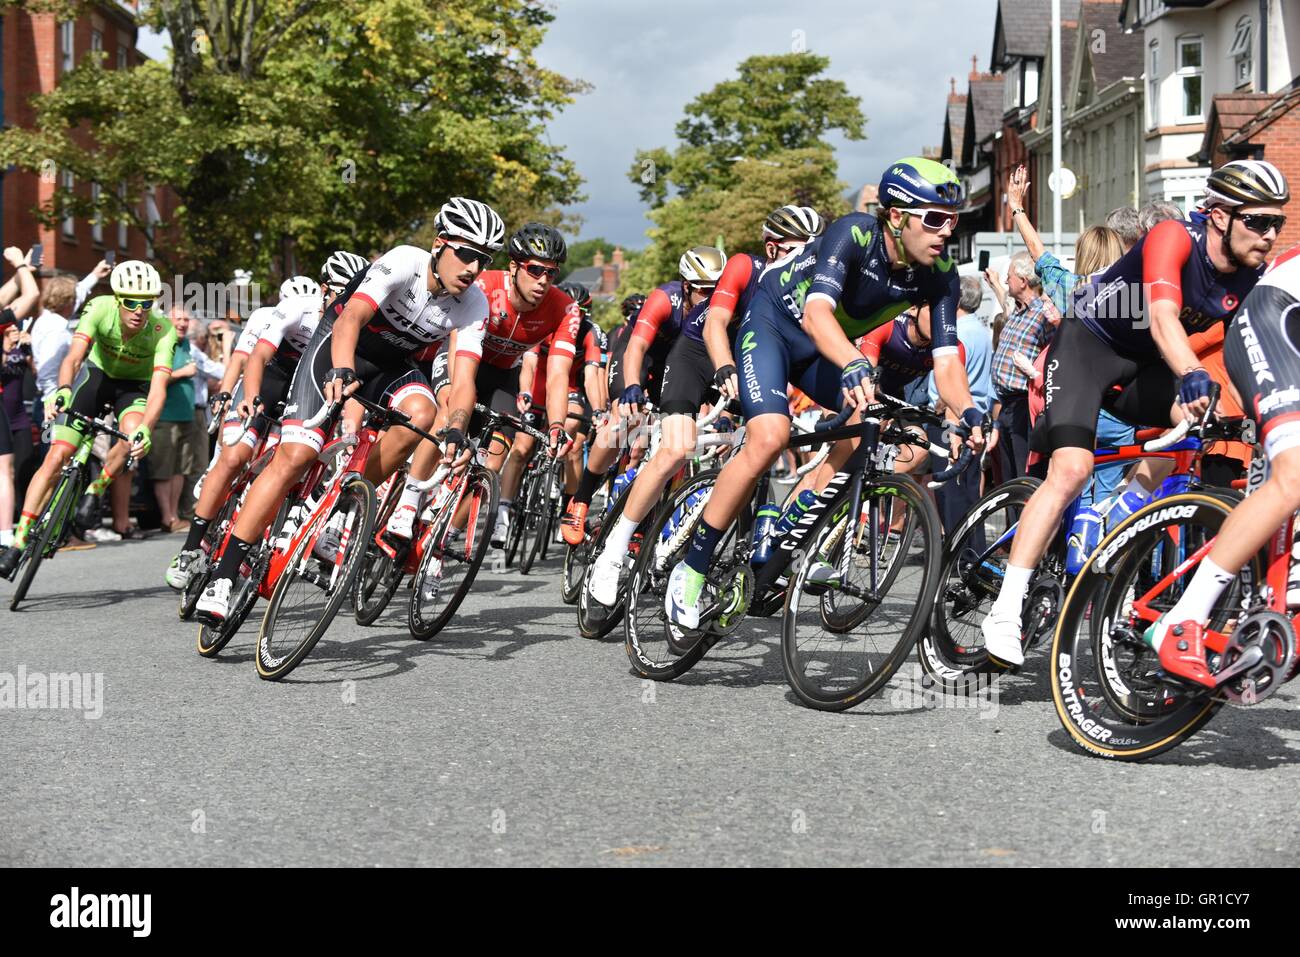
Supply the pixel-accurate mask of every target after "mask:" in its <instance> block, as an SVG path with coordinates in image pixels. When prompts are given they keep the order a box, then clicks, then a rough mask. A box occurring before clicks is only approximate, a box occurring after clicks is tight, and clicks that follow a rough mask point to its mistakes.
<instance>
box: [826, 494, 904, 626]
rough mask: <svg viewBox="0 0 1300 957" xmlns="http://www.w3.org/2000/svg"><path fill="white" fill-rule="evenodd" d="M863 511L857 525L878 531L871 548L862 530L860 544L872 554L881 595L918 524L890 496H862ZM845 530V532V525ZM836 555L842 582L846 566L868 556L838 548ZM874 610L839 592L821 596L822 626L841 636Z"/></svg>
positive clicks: (900, 563) (867, 534)
mask: <svg viewBox="0 0 1300 957" xmlns="http://www.w3.org/2000/svg"><path fill="white" fill-rule="evenodd" d="M862 509H863V510H864V511H865V515H863V517H862V518H861V519H860V521H863V522H866V523H867V524H866V529H867V530H869V529H872V528H874V529H876V530H877V531H876V534H877V539H876V541H875V543H874V545H873V544H871V542H870V532H869V531H866V530H864V538H865V540H864V541H863V542H862V543H861V547H862V548H864V549H867V548H870V549H873V550H874V554H875V555H876V563H877V573H878V578H879V581H878V588H879V591H880V592H881V593H884V592H887V591H888V590H889V587H890V585H891V584H892V583H893V580H894V578H895V577H896V576H897V575H898V574H899V573H900V572H901V571H902V569H903V564H904V563H905V562H906V561H907V559H908V557H909V556H910V555H911V554H912V547H913V544H914V542H913V537H914V536H915V535H917V534H918V528H919V524H918V523H919V521H920V520H919V518H918V516H917V513H916V512H915V511H913V510H912V509H910V508H907V507H906V506H905V505H904V504H903V503H902V502H901V501H900V500H899V499H896V498H894V497H893V496H870V495H864V496H863V500H862ZM844 527H845V528H847V524H846V525H845V526H844ZM836 554H837V555H838V556H839V557H838V562H839V566H838V568H837V570H838V572H839V573H840V575H841V576H842V580H845V581H847V580H848V576H849V575H850V573H851V571H852V569H851V568H850V567H849V566H850V565H851V564H852V563H853V562H855V561H857V562H862V561H864V560H865V555H866V554H868V552H863V553H862V554H857V555H855V550H854V549H852V548H840V549H837V550H836ZM874 607H875V605H874V604H873V603H871V602H866V601H861V600H859V599H857V598H854V597H853V596H851V595H849V594H848V593H846V592H843V591H840V590H839V589H830V590H828V591H825V592H823V593H822V595H821V617H822V624H823V625H825V626H826V630H827V631H833V632H836V633H840V634H842V633H844V632H847V631H851V630H852V629H853V628H854V627H855V626H856V625H858V624H859V623H860V622H861V621H862V620H863V619H864V618H865V617H866V616H867V615H869V614H871V611H872V609H873V608H874Z"/></svg>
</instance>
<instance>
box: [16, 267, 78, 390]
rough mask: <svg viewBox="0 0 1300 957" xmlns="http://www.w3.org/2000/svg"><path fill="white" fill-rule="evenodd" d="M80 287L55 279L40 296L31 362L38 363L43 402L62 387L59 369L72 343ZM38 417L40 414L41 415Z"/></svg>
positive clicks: (38, 385) (69, 279)
mask: <svg viewBox="0 0 1300 957" xmlns="http://www.w3.org/2000/svg"><path fill="white" fill-rule="evenodd" d="M76 299H77V284H76V283H75V282H73V281H72V277H71V276H55V277H54V278H53V279H51V280H49V281H48V282H47V283H46V284H45V291H44V292H43V293H42V294H41V312H40V314H39V315H38V316H37V317H36V318H35V319H34V320H32V323H31V325H30V326H29V328H28V331H29V332H30V333H31V336H32V359H33V361H34V362H35V363H36V389H37V391H38V392H39V393H40V396H39V398H40V400H41V403H42V404H44V401H45V400H46V399H48V398H49V397H50V396H51V395H53V394H54V390H55V389H57V388H58V386H59V366H60V365H62V363H63V357H64V356H65V355H67V353H68V346H69V345H71V344H72V332H73V330H74V329H75V328H76V323H75V322H74V321H73V318H72V317H73V315H75V312H76V310H75V306H76ZM38 414H40V413H39V412H38Z"/></svg>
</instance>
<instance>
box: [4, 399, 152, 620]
mask: <svg viewBox="0 0 1300 957" xmlns="http://www.w3.org/2000/svg"><path fill="white" fill-rule="evenodd" d="M105 411H108V407H107V406H106V407H105ZM63 414H64V415H66V416H67V417H68V421H69V422H71V421H73V420H76V421H79V422H82V423H84V424H85V425H86V427H87V428H88V429H89V431H88V432H85V433H83V434H82V436H81V440H80V441H79V442H78V443H77V447H76V449H75V450H74V451H73V453H72V457H71V458H69V459H68V461H67V463H66V464H65V465H64V466H63V470H62V471H61V472H60V473H59V481H58V483H57V484H56V485H55V486H54V492H53V494H51V495H50V499H49V502H48V503H46V505H45V508H44V509H43V510H42V511H41V514H40V517H39V518H37V519H36V521H34V522H33V523H32V526H31V528H30V529H29V530H28V533H27V547H26V548H25V549H23V554H22V557H21V558H20V559H19V563H18V567H17V568H16V569H15V577H16V581H17V585H16V586H15V588H14V593H13V595H12V596H11V597H10V599H9V610H10V611H17V610H18V605H19V603H20V602H22V600H23V599H24V598H26V597H27V591H28V589H30V588H31V586H32V582H33V581H34V580H35V578H36V571H37V569H39V568H40V567H41V562H42V561H44V560H45V559H46V558H53V557H54V554H55V553H56V552H57V551H58V550H59V549H60V548H62V547H63V546H64V545H66V544H67V543H68V539H69V538H70V537H71V535H72V531H73V523H72V517H73V514H74V513H75V512H76V510H77V504H78V503H79V502H80V501H81V496H82V495H83V494H84V493H85V491H86V488H87V486H89V485H90V468H89V464H88V463H89V462H90V453H91V449H92V448H93V446H94V444H95V436H96V435H100V434H103V435H111V436H113V437H114V438H116V439H121V440H122V441H125V442H130V441H131V438H130V436H128V435H127V434H126V433H124V432H119V431H118V430H117V429H115V428H113V427H112V426H110V425H108V424H107V422H106V421H104V420H100V419H95V418H92V417H91V416H88V415H82V414H81V413H79V412H74V411H73V410H72V409H64V410H63ZM135 465H136V460H135V456H133V455H132V456H129V457H128V458H127V469H128V470H130V469H134V468H135Z"/></svg>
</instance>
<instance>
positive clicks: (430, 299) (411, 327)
mask: <svg viewBox="0 0 1300 957" xmlns="http://www.w3.org/2000/svg"><path fill="white" fill-rule="evenodd" d="M434 228H435V230H436V231H437V238H436V239H435V240H434V243H433V248H432V249H431V250H424V249H420V248H418V247H415V246H405V245H404V246H397V247H396V248H394V249H391V250H389V251H388V252H387V253H385V254H384V255H383V256H381V257H380V258H379V259H378V260H377V261H376V262H375V263H373V264H372V265H371V266H370V267H369V268H368V269H366V270H365V271H364V272H358V273H357V274H355V275H354V276H353V278H352V280H351V281H350V282H349V283H348V286H347V288H345V289H344V291H343V292H342V293H341V294H340V295H339V296H338V297H337V298H336V299H335V301H334V302H333V303H332V304H331V307H330V309H329V310H327V313H326V315H325V317H324V318H323V319H322V320H321V322H320V324H319V326H318V327H317V329H316V332H315V334H314V335H313V336H312V340H311V343H310V344H309V345H308V347H307V351H306V352H304V353H303V357H302V360H301V362H300V363H299V367H298V373H297V375H295V376H294V382H293V387H292V389H291V390H290V394H289V399H288V404H287V406H286V408H285V416H286V417H285V420H284V424H283V426H282V428H281V431H280V444H279V445H278V446H276V449H275V455H274V457H273V458H272V460H271V462H270V464H269V465H268V466H267V467H266V469H265V470H264V471H263V472H262V474H261V475H259V476H258V477H257V479H256V481H254V482H253V484H252V486H251V487H250V488H249V490H248V494H247V496H246V497H245V500H244V504H243V507H242V508H241V509H240V511H239V517H238V518H237V519H236V521H235V527H234V530H233V532H232V534H231V536H230V538H229V540H228V542H227V544H226V548H225V551H224V552H222V555H221V561H220V562H219V563H218V565H217V568H216V570H215V571H214V573H213V576H212V580H211V581H210V582H209V584H208V587H207V588H206V589H205V590H204V592H203V595H202V596H201V597H200V598H199V601H198V603H197V605H196V608H195V610H196V614H198V615H201V616H203V617H204V618H206V619H207V620H209V621H222V620H224V618H225V616H226V613H227V610H228V608H229V605H230V592H231V588H232V587H233V584H234V579H235V575H237V574H238V573H239V568H240V565H241V564H242V563H243V560H244V557H245V556H246V555H247V554H248V550H249V548H250V547H251V546H252V544H253V542H254V541H256V540H258V539H260V538H261V536H262V534H263V533H264V532H265V530H266V527H267V525H268V524H269V523H270V521H271V519H272V517H273V516H274V515H275V513H276V511H277V510H278V509H279V507H280V504H281V503H282V502H283V501H284V500H285V498H286V497H287V496H288V494H289V490H290V489H291V488H293V486H294V485H295V484H296V483H297V482H298V481H300V480H301V478H302V476H303V474H304V473H305V472H306V470H307V468H308V467H309V466H310V465H311V463H312V461H313V460H314V459H315V458H316V456H317V455H318V454H319V452H320V450H321V448H322V446H323V444H324V441H325V436H326V434H327V427H328V425H329V423H325V424H323V425H322V426H320V427H318V428H314V429H309V428H307V427H306V426H305V424H304V423H305V422H307V421H309V420H311V419H312V418H313V417H314V416H315V415H316V414H317V413H318V412H319V411H320V410H321V409H323V408H325V407H326V406H334V407H337V406H338V405H339V404H341V403H342V401H343V399H344V398H345V396H346V395H349V394H351V393H352V392H354V391H355V392H359V394H361V395H363V396H365V397H366V398H368V399H370V400H371V401H374V402H382V403H387V404H388V405H389V406H390V407H393V408H396V409H398V410H399V411H401V412H404V413H405V414H407V415H409V416H410V418H411V422H412V424H413V425H415V426H417V427H419V428H423V429H427V428H429V426H430V425H432V423H433V418H434V414H435V410H434V405H433V394H432V392H431V391H430V390H429V384H428V382H427V381H426V380H425V378H424V375H423V374H422V373H421V372H420V370H419V369H418V368H417V367H416V365H415V362H414V358H413V357H414V356H415V355H416V354H417V353H419V352H421V351H422V350H424V349H426V348H427V347H428V346H429V344H430V343H433V342H437V341H439V340H441V339H444V338H446V337H447V336H448V335H449V334H450V333H451V332H452V330H457V331H459V333H460V341H459V349H460V350H461V352H462V353H463V354H468V355H471V356H474V357H477V356H478V355H480V354H481V350H482V341H483V329H484V324H485V320H486V319H487V314H488V303H487V297H486V296H484V294H483V290H482V289H480V288H479V287H478V286H477V285H475V280H476V279H477V278H478V277H479V275H480V274H481V273H482V271H483V269H484V268H486V267H487V266H488V265H489V264H490V263H491V262H492V255H493V253H495V252H496V251H497V250H499V249H500V248H501V246H502V240H503V239H504V236H505V226H504V225H503V224H502V222H501V217H500V216H498V215H497V214H496V212H495V211H494V210H493V209H492V208H491V207H489V206H487V205H486V204H484V203H480V202H478V201H476V200H472V199H465V198H463V197H459V196H457V197H453V198H452V199H450V200H448V201H447V202H446V203H444V204H443V206H442V208H441V209H439V211H438V215H437V216H436V217H435V218H434ZM335 313H337V314H336V315H335ZM358 379H360V380H361V381H360V383H359V384H358ZM469 417H470V410H469V409H467V408H464V407H457V408H455V409H453V410H452V411H451V413H450V416H449V429H448V432H447V437H446V441H445V446H446V451H447V452H448V454H451V455H452V460H453V461H455V460H457V459H458V458H459V452H460V450H462V449H464V448H466V442H465V433H464V431H463V430H464V428H465V427H466V425H468V423H469ZM418 441H419V436H417V435H416V434H415V433H413V432H411V431H410V430H409V429H390V430H388V432H387V433H386V434H385V435H384V436H383V437H382V438H381V439H380V440H379V442H378V443H377V444H376V445H375V448H374V449H373V451H372V452H371V454H370V458H369V461H368V463H367V468H366V477H367V478H368V479H370V480H371V481H372V482H374V483H375V484H378V483H380V482H382V481H384V480H385V479H386V478H387V477H388V476H389V475H391V474H392V473H393V472H394V471H396V470H397V468H398V467H399V466H401V465H402V463H404V462H405V461H406V459H407V457H408V456H409V455H410V454H411V452H412V451H413V447H414V445H415V444H416V443H417V442H418ZM327 544H328V543H327Z"/></svg>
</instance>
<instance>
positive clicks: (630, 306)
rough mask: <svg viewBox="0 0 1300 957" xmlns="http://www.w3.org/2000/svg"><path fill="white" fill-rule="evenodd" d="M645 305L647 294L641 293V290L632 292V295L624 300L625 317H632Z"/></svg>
mask: <svg viewBox="0 0 1300 957" xmlns="http://www.w3.org/2000/svg"><path fill="white" fill-rule="evenodd" d="M644 305H645V296H643V295H641V294H640V293H639V292H634V293H632V295H630V296H628V297H627V298H626V299H624V300H623V318H624V319H630V318H632V317H633V316H635V315H636V314H637V313H638V312H640V311H641V307H642V306H644Z"/></svg>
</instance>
